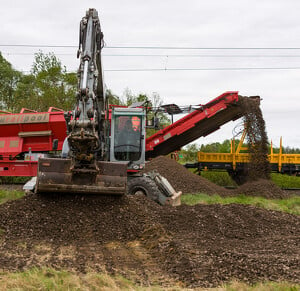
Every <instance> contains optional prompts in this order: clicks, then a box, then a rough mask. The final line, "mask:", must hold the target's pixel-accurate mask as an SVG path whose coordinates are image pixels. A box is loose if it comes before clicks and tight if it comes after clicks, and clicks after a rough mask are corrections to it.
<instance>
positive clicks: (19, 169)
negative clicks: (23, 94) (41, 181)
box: [0, 107, 67, 176]
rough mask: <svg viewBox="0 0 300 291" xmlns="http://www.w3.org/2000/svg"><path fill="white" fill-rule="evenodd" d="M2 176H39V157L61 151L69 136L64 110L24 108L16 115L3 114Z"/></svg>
mask: <svg viewBox="0 0 300 291" xmlns="http://www.w3.org/2000/svg"><path fill="white" fill-rule="evenodd" d="M0 113H1V114H0V129H1V130H0V176H36V173H37V161H38V158H39V157H46V156H48V155H49V153H50V152H51V151H56V150H58V151H60V150H61V149H62V145H63V141H64V139H65V137H66V131H67V127H66V120H65V117H64V111H63V110H61V109H57V108H54V107H50V108H49V110H48V111H47V112H36V111H33V110H29V109H25V108H23V109H22V110H21V112H20V113H18V114H13V113H10V112H6V111H0Z"/></svg>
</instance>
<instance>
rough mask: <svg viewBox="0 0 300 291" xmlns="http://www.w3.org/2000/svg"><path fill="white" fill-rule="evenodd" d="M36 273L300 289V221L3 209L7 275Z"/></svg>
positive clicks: (154, 211)
mask: <svg viewBox="0 0 300 291" xmlns="http://www.w3.org/2000/svg"><path fill="white" fill-rule="evenodd" d="M33 266H35V267H39V266H51V267H54V268H56V269H68V270H72V271H75V272H86V271H88V270H95V271H106V272H108V273H110V274H122V275H124V276H125V277H127V278H130V279H132V280H134V281H136V282H137V283H142V284H146V285H148V284H154V283H155V284H161V285H162V286H168V285H172V284H173V283H174V282H182V286H188V287H198V286H201V287H211V286H217V285H219V284H221V283H222V282H225V281H228V280H232V279H238V280H242V281H245V282H250V283H252V282H257V281H262V280H275V281H291V282H298V283H299V282H300V279H299V278H300V276H299V272H300V268H299V266H300V218H299V217H298V216H294V215H289V214H285V213H281V212H276V211H268V210H264V209H259V208H255V207H252V206H242V205H235V204H231V205H196V206H187V205H182V206H179V207H163V206H159V205H158V204H156V203H155V202H153V201H150V200H148V199H147V198H145V197H143V196H124V197H105V196H101V197H99V196H79V195H77V196H72V195H67V196H66V195H63V196H62V195H58V194H57V195H50V196H40V195H35V194H31V195H28V196H25V197H23V198H21V199H18V200H14V201H10V202H7V203H4V204H2V205H0V271H16V270H24V269H27V268H30V267H33Z"/></svg>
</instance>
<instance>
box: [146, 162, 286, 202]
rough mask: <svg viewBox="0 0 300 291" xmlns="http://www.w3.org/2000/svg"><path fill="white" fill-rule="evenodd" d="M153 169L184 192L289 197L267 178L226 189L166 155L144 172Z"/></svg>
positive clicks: (225, 195)
mask: <svg viewBox="0 0 300 291" xmlns="http://www.w3.org/2000/svg"><path fill="white" fill-rule="evenodd" d="M153 170H155V171H157V172H158V173H160V174H161V175H162V176H164V177H165V178H166V179H167V180H168V181H169V182H170V183H171V185H172V186H173V187H174V189H175V190H176V191H182V193H183V194H193V193H205V194H208V195H213V194H218V195H220V196H223V197H227V196H236V195H238V194H244V195H248V196H261V197H265V198H270V199H282V198H287V197H289V194H288V193H286V192H284V191H283V190H281V189H280V188H279V187H278V186H276V185H275V184H274V183H273V182H272V181H270V180H266V179H259V180H256V181H250V182H248V183H246V184H244V185H242V186H240V187H238V188H237V189H234V190H229V189H224V188H223V187H221V186H218V185H216V184H214V183H212V182H210V181H208V180H207V179H205V178H203V177H201V176H199V175H196V174H193V173H192V172H190V171H189V170H187V169H186V168H185V167H183V166H182V165H180V164H179V163H177V162H176V161H174V160H172V159H170V158H168V157H164V156H160V157H157V158H155V159H153V160H151V161H150V162H148V163H147V164H146V167H145V169H144V172H149V171H153Z"/></svg>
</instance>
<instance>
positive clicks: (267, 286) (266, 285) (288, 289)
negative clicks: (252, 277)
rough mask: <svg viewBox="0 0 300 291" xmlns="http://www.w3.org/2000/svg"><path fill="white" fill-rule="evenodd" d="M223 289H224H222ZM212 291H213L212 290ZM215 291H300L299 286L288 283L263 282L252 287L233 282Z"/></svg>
mask: <svg viewBox="0 0 300 291" xmlns="http://www.w3.org/2000/svg"><path fill="white" fill-rule="evenodd" d="M223 288H224V289H223ZM212 290H214V289H212ZM215 290H216V291H217V290H218V291H220V290H225V291H265V290H268V291H297V290H300V285H299V284H292V283H288V282H263V283H256V284H254V285H252V286H250V285H248V284H246V283H242V282H239V281H233V282H231V283H229V284H226V285H224V286H222V288H221V289H218V288H216V289H215Z"/></svg>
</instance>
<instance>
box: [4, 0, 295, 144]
mask: <svg viewBox="0 0 300 291" xmlns="http://www.w3.org/2000/svg"><path fill="white" fill-rule="evenodd" d="M0 2H1V10H0V18H1V21H2V24H1V26H0V51H1V52H2V54H3V56H4V57H5V58H6V59H7V60H8V61H9V62H10V63H11V64H12V65H13V67H14V68H15V69H18V70H21V71H24V72H28V71H29V70H30V69H31V66H32V63H33V59H34V53H36V52H38V50H39V49H41V50H42V51H43V52H45V53H47V52H54V53H55V54H56V55H57V57H58V58H59V59H60V60H61V62H62V64H64V65H65V66H66V68H67V70H68V71H75V70H76V69H77V67H78V65H79V60H78V59H77V58H76V52H77V46H78V31H79V22H80V20H81V18H82V17H83V16H84V15H85V11H86V10H88V8H96V9H97V10H98V12H99V18H100V23H101V28H102V31H103V33H104V40H105V43H106V47H105V48H104V49H103V52H102V54H103V67H104V70H105V72H104V79H105V83H106V86H107V87H108V88H109V89H111V90H112V91H113V93H115V94H117V95H119V96H122V94H123V93H124V91H125V89H126V88H129V89H130V90H131V91H132V93H134V94H139V93H144V94H148V95H151V94H153V93H158V94H159V95H160V97H161V99H162V100H163V101H164V103H165V104H168V103H175V104H177V105H181V106H184V105H196V104H205V103H207V102H209V101H210V100H211V99H213V98H215V97H217V96H219V95H221V94H222V93H224V92H226V91H239V94H240V95H243V96H253V95H255V96H257V95H259V96H260V97H261V98H262V101H261V109H262V112H263V115H264V118H265V122H266V128H267V134H268V137H269V140H271V139H272V141H273V144H274V145H275V146H279V140H280V136H282V137H283V145H284V146H290V147H298V148H299V147H300V135H299V124H300V98H299V95H300V82H299V79H300V17H299V11H300V1H297V0H252V1H248V0H239V1H238V0H222V1H220V0H219V1H217V0H211V1H204V0H186V1H179V0H160V1H157V0H148V1H138V0H126V1H121V0H98V1H92V0H91V1H89V0H86V1H82V0H81V1H80V0H72V1H71V0H64V1H62V0H60V1H57V0H43V1H40V0H39V1H38V0H27V1H22V0H10V1H3V0H1V1H0ZM20 44H26V45H37V47H16V46H3V45H20ZM40 45H56V46H64V45H65V46H71V47H66V48H61V47H56V48H54V47H51V48H39V47H38V46H40ZM113 46H117V47H122V46H123V47H124V46H127V47H128V46H130V47H160V48H161V47H164V49H129V48H128V49H125V48H118V49H116V48H115V49H114V48H109V47H113ZM165 47H173V48H182V47H184V48H189V49H166V48H165ZM191 48H192V49H191ZM240 48H242V49H240ZM250 48H251V49H250ZM253 48H256V49H253ZM263 48H264V49H263ZM266 48H268V49H266ZM279 48H281V49H279ZM283 48H284V49H283ZM124 55H125V56H124ZM132 55H133V56H132ZM258 68H260V69H258ZM128 69H163V70H162V71H109V70H128ZM165 69H166V70H165ZM170 69H180V70H170ZM182 69H184V70H182ZM228 69H230V70H228ZM239 122H240V121H237V122H229V123H228V124H226V125H224V126H223V127H221V129H219V130H218V131H217V132H215V133H213V134H211V135H209V136H207V137H205V138H200V139H198V140H197V143H198V144H207V143H210V142H222V141H223V140H225V139H230V138H232V136H233V134H232V131H233V129H234V127H235V126H236V125H237V124H238V123H239Z"/></svg>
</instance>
